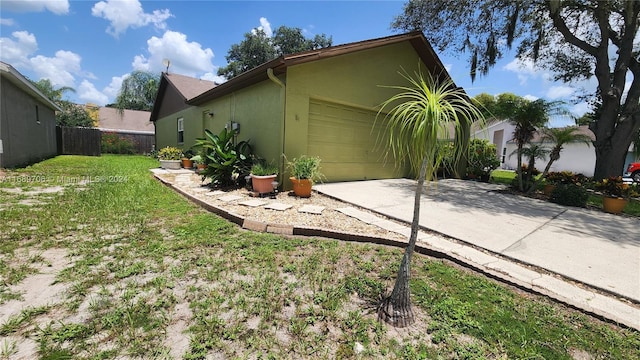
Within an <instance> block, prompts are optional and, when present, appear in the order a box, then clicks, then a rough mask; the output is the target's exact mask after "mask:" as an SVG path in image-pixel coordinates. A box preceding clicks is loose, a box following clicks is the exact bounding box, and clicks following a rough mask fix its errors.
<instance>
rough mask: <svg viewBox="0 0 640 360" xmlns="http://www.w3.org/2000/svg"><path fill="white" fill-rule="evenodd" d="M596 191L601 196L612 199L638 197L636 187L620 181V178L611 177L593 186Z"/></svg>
mask: <svg viewBox="0 0 640 360" xmlns="http://www.w3.org/2000/svg"><path fill="white" fill-rule="evenodd" d="M595 188H596V190H598V191H600V192H601V193H602V195H604V196H607V197H612V198H625V199H627V198H630V197H635V196H638V188H637V186H636V185H632V184H626V183H625V182H624V181H622V176H612V177H609V178H606V179H602V181H598V182H596V184H595Z"/></svg>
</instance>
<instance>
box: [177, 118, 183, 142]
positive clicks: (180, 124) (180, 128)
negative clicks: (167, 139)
mask: <svg viewBox="0 0 640 360" xmlns="http://www.w3.org/2000/svg"><path fill="white" fill-rule="evenodd" d="M183 142H184V119H183V118H178V143H183Z"/></svg>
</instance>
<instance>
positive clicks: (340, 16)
mask: <svg viewBox="0 0 640 360" xmlns="http://www.w3.org/2000/svg"><path fill="white" fill-rule="evenodd" d="M403 5H404V1H395V0H394V1H138V0H127V1H125V0H102V1H95V0H94V1H67V0H29V1H25V0H18V1H7V0H1V1H0V60H2V61H4V62H7V63H9V64H11V65H13V66H14V67H15V68H16V69H18V71H20V72H21V73H22V74H24V75H26V76H27V77H29V78H31V79H34V80H39V79H42V78H48V79H50V80H51V82H52V83H53V84H54V86H56V87H59V86H70V87H72V88H74V89H75V90H76V93H75V94H73V93H69V94H68V95H67V97H68V98H69V99H70V100H72V101H75V102H78V103H87V102H91V103H96V104H99V105H105V104H107V103H110V102H113V100H114V98H115V96H116V95H117V92H118V90H119V89H120V84H121V83H122V79H123V78H125V77H126V76H127V75H128V74H129V73H130V72H131V71H133V70H137V69H140V70H148V71H152V72H158V73H159V72H160V71H162V70H164V66H163V64H162V60H163V59H165V58H168V59H170V61H171V67H170V69H169V71H170V72H173V73H179V74H183V75H188V76H193V77H197V78H204V79H208V80H214V81H222V79H220V78H219V77H217V75H216V72H217V70H218V68H219V67H221V66H225V65H226V63H227V61H226V59H225V56H226V54H227V51H228V50H229V48H230V47H231V45H232V44H235V43H239V42H240V41H242V39H243V35H244V34H245V33H247V32H249V31H251V30H252V29H254V28H258V27H262V28H263V29H264V30H265V31H266V32H267V33H270V32H271V31H272V30H275V29H276V28H278V27H279V26H282V25H285V26H288V27H298V28H301V29H303V31H304V33H305V35H306V36H308V37H313V36H314V35H316V34H322V33H324V34H326V35H328V36H332V37H333V44H334V45H338V44H344V43H349V42H355V41H361V40H366V39H372V38H377V37H383V36H389V35H394V34H397V32H394V31H392V30H391V29H390V23H391V21H392V20H393V18H394V17H395V16H396V15H398V14H400V13H401V11H402V7H403ZM439 56H440V58H441V60H442V62H443V63H444V64H445V66H447V68H448V69H449V72H450V74H451V76H452V78H453V79H454V81H455V82H456V83H457V84H458V85H459V86H462V87H463V88H464V89H465V90H466V91H467V93H469V95H471V96H474V95H476V94H478V93H481V92H486V93H489V94H494V95H495V94H499V93H503V92H513V93H515V94H517V95H520V96H525V97H528V98H531V99H535V98H544V99H547V100H566V101H569V100H571V98H572V96H573V95H575V94H577V90H578V89H580V88H585V89H587V90H593V89H595V85H596V84H595V81H586V82H581V83H578V84H564V83H559V82H553V81H551V80H550V79H551V74H549V73H548V72H545V71H543V70H540V69H537V68H536V67H535V66H533V64H526V63H521V62H519V61H517V60H515V59H514V57H513V54H508V56H506V57H505V58H504V59H503V60H502V61H500V62H498V64H497V65H496V66H495V67H494V68H493V69H492V70H491V71H490V72H489V74H488V75H487V76H484V77H479V78H476V81H475V83H473V84H472V83H471V79H470V77H469V67H468V63H467V57H466V55H456V54H453V53H440V54H439ZM385 85H394V84H385ZM567 107H568V108H569V109H570V110H571V111H572V112H573V113H574V114H576V115H578V116H580V115H582V114H583V113H585V112H586V111H587V110H588V107H587V105H586V104H584V103H581V104H574V103H571V102H568V104H567ZM569 122H570V120H568V119H564V120H563V119H556V120H554V121H553V122H552V125H554V126H560V125H564V124H567V123H569Z"/></svg>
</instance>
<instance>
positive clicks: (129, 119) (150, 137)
mask: <svg viewBox="0 0 640 360" xmlns="http://www.w3.org/2000/svg"><path fill="white" fill-rule="evenodd" d="M150 116H151V113H150V112H149V111H139V110H123V111H122V112H120V111H119V110H118V109H116V108H111V107H100V108H98V120H97V124H96V127H97V128H98V129H99V130H100V131H101V132H102V133H103V134H104V133H116V134H118V135H119V136H120V137H121V138H124V139H127V140H129V141H131V142H132V143H133V144H134V147H135V149H136V153H139V154H145V153H150V152H151V150H153V147H154V145H155V128H154V126H153V122H151V121H150V120H149V118H150Z"/></svg>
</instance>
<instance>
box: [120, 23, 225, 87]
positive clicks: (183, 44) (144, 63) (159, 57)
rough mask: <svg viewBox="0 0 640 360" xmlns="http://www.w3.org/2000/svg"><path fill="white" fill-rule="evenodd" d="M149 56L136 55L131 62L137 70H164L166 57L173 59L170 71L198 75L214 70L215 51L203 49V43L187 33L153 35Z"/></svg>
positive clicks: (150, 41) (148, 42) (149, 45)
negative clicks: (160, 36) (188, 36)
mask: <svg viewBox="0 0 640 360" xmlns="http://www.w3.org/2000/svg"><path fill="white" fill-rule="evenodd" d="M147 50H148V52H149V57H146V56H144V55H136V56H135V57H134V59H133V63H132V64H131V65H132V66H133V68H134V69H136V70H145V71H152V72H155V71H164V70H165V69H166V68H165V66H164V65H163V64H162V61H163V60H164V59H169V60H170V61H171V66H170V67H169V72H173V73H178V74H183V75H186V76H196V74H201V73H207V72H213V70H214V66H213V63H212V62H211V61H212V59H213V56H214V55H213V51H212V50H211V49H210V48H206V49H203V48H202V45H200V44H199V43H197V42H195V41H192V42H189V41H188V40H187V36H186V35H185V34H182V33H179V32H175V31H167V32H165V33H164V35H162V38H158V37H155V36H153V37H151V38H150V39H149V40H147Z"/></svg>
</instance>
